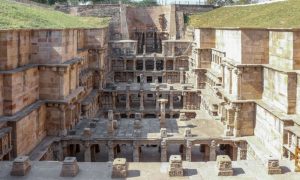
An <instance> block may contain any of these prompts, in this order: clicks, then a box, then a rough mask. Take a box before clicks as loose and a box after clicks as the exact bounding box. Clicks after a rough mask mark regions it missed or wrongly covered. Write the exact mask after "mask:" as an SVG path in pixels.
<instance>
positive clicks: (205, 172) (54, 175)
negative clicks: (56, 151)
mask: <svg viewBox="0 0 300 180" xmlns="http://www.w3.org/2000/svg"><path fill="white" fill-rule="evenodd" d="M288 163H289V162H288V161H280V164H281V165H282V166H283V167H284V168H283V169H285V170H284V171H283V173H284V174H280V175H268V174H267V172H266V171H263V170H260V169H265V166H264V164H263V163H261V162H260V161H251V160H247V161H233V162H232V167H233V172H234V173H233V176H231V177H218V176H217V174H216V162H212V161H211V162H206V163H205V162H185V161H184V162H183V166H184V169H185V172H184V176H183V177H169V175H168V168H169V163H168V162H166V163H129V165H128V176H127V179H141V180H152V179H156V180H164V179H173V180H174V179H195V180H196V179H197V180H207V179H209V180H215V179H216V180H217V179H230V180H232V179H238V180H240V179H242V180H250V179H251V180H252V179H258V180H281V179H289V180H298V179H299V178H300V173H295V172H287V171H288V168H287V167H288V166H289V164H288ZM61 165H62V162H56V161H34V162H32V168H31V170H30V172H29V173H28V175H26V176H24V177H21V178H20V177H13V176H10V173H9V172H10V170H11V167H12V162H8V161H3V162H0V167H1V171H0V179H5V180H15V179H18V180H20V179H22V180H23V179H24V180H38V179H45V178H47V179H48V180H57V179H58V180H63V179H70V178H67V177H60V171H61ZM78 165H79V168H80V171H79V173H78V174H77V176H76V177H73V178H72V179H73V180H86V179H89V180H99V179H101V180H108V179H111V172H112V163H98V162H96V163H89V162H79V163H78Z"/></svg>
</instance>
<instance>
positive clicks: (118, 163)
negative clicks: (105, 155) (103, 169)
mask: <svg viewBox="0 0 300 180" xmlns="http://www.w3.org/2000/svg"><path fill="white" fill-rule="evenodd" d="M112 166H113V167H112V175H111V177H112V178H126V177H127V171H128V164H127V162H126V159H125V158H117V159H115V160H114V161H113V165H112Z"/></svg>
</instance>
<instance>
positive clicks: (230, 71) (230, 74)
mask: <svg viewBox="0 0 300 180" xmlns="http://www.w3.org/2000/svg"><path fill="white" fill-rule="evenodd" d="M228 71H229V94H232V67H228Z"/></svg>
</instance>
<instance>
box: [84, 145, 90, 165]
mask: <svg viewBox="0 0 300 180" xmlns="http://www.w3.org/2000/svg"><path fill="white" fill-rule="evenodd" d="M83 150H84V162H91V161H92V159H91V145H90V143H88V142H85V143H84V145H83Z"/></svg>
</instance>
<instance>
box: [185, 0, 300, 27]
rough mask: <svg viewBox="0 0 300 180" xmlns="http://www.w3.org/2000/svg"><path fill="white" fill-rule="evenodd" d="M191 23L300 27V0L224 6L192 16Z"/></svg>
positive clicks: (209, 25)
mask: <svg viewBox="0 0 300 180" xmlns="http://www.w3.org/2000/svg"><path fill="white" fill-rule="evenodd" d="M189 25H191V26H193V27H196V28H201V27H202V28H205V27H212V28H217V27H241V28H300V0H288V1H283V2H276V3H272V4H264V5H253V6H244V7H241V6H239V7H222V8H218V9H215V10H213V11H210V12H207V13H204V14H195V15H192V16H191V17H190V21H189Z"/></svg>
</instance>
